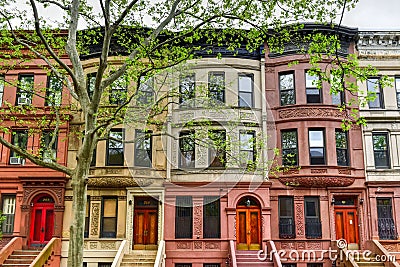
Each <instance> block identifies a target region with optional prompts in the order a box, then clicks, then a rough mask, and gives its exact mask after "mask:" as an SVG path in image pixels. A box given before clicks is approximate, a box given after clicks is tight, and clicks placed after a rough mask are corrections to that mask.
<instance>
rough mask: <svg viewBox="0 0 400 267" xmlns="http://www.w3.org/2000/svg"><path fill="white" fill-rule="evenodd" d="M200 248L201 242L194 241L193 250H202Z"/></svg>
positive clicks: (201, 246)
mask: <svg viewBox="0 0 400 267" xmlns="http://www.w3.org/2000/svg"><path fill="white" fill-rule="evenodd" d="M202 248H203V242H201V241H194V249H202Z"/></svg>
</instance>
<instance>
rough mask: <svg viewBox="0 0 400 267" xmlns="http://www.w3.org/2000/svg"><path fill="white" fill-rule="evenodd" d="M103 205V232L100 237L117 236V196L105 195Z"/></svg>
mask: <svg viewBox="0 0 400 267" xmlns="http://www.w3.org/2000/svg"><path fill="white" fill-rule="evenodd" d="M102 200H103V201H102V206H101V225H100V227H101V232H100V237H116V236H117V210H118V201H117V198H116V197H103V199H102Z"/></svg>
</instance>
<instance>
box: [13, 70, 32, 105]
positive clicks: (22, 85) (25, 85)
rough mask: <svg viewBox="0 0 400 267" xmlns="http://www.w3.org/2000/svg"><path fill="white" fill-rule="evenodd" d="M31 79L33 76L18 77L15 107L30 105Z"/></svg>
mask: <svg viewBox="0 0 400 267" xmlns="http://www.w3.org/2000/svg"><path fill="white" fill-rule="evenodd" d="M33 77H34V76H33V74H23V75H19V77H18V91H17V103H16V105H30V104H31V103H32V95H33Z"/></svg>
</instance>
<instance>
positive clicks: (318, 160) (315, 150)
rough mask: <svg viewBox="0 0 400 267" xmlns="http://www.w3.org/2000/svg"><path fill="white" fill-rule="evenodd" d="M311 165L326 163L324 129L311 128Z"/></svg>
mask: <svg viewBox="0 0 400 267" xmlns="http://www.w3.org/2000/svg"><path fill="white" fill-rule="evenodd" d="M308 140H309V145H310V165H323V164H325V142H324V131H323V130H309V131H308Z"/></svg>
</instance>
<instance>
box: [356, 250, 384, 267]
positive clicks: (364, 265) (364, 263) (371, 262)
mask: <svg viewBox="0 0 400 267" xmlns="http://www.w3.org/2000/svg"><path fill="white" fill-rule="evenodd" d="M359 255H360V257H359V259H357V257H354V260H355V262H357V264H358V266H359V267H384V266H385V263H384V262H381V261H376V258H375V256H376V254H371V255H370V256H369V257H368V258H365V259H364V258H363V257H362V255H363V251H359Z"/></svg>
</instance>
